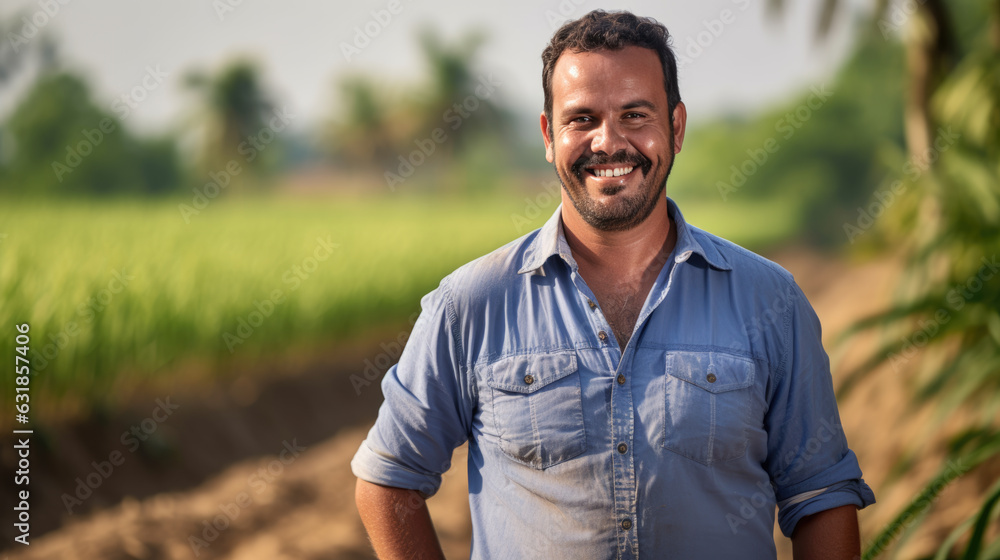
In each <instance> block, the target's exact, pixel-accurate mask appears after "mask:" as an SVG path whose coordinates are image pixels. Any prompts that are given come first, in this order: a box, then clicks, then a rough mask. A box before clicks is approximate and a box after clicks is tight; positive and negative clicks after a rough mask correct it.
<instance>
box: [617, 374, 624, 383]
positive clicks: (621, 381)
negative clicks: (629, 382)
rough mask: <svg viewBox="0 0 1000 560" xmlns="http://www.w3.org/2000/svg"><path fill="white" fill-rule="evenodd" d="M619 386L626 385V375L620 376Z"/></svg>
mask: <svg viewBox="0 0 1000 560" xmlns="http://www.w3.org/2000/svg"><path fill="white" fill-rule="evenodd" d="M618 384H619V385H624V384H625V374H622V373H619V374H618Z"/></svg>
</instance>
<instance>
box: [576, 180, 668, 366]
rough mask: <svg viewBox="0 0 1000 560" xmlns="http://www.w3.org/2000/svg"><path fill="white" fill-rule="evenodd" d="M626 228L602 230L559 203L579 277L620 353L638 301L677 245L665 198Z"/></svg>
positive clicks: (633, 322) (631, 328)
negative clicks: (596, 228)
mask: <svg viewBox="0 0 1000 560" xmlns="http://www.w3.org/2000/svg"><path fill="white" fill-rule="evenodd" d="M661 202H662V203H661V204H659V205H657V207H656V208H655V209H654V210H653V213H652V214H650V216H649V217H648V218H647V219H646V220H645V221H643V223H642V224H639V225H638V226H636V227H635V228H632V229H630V230H628V231H615V232H604V231H599V230H595V229H594V228H592V227H590V226H589V225H587V224H586V223H584V222H583V220H582V218H580V216H579V214H577V213H576V209H575V208H570V209H569V210H568V211H567V207H566V205H565V204H564V205H563V232H564V233H565V235H566V242H567V243H568V244H569V247H570V250H571V251H572V253H573V258H574V259H576V263H577V266H578V267H579V272H580V276H582V277H583V280H584V281H585V282H586V283H587V285H588V286H589V287H590V289H591V291H593V292H594V296H595V297H596V298H597V302H598V304H600V306H601V311H602V312H603V313H604V316H605V318H606V319H607V321H608V324H609V325H610V326H611V330H612V331H613V332H614V335H615V339H616V340H617V341H618V346H619V348H620V349H621V350H622V351H623V352H624V351H625V346H626V345H627V344H628V341H629V339H630V338H631V336H632V332H633V331H634V330H635V326H636V322H637V321H638V319H639V315H640V313H641V310H642V306H643V303H644V302H645V301H646V297H647V296H648V294H649V291H650V289H651V288H652V287H653V284H654V283H655V282H656V277H657V276H658V275H659V274H660V271H661V270H662V269H663V265H664V264H666V262H667V259H669V258H670V253H671V252H672V251H673V249H674V245H675V244H676V236H677V234H676V229H677V228H675V227H673V224H672V223H671V220H670V216H669V214H668V213H667V202H666V199H664V200H662V201H661Z"/></svg>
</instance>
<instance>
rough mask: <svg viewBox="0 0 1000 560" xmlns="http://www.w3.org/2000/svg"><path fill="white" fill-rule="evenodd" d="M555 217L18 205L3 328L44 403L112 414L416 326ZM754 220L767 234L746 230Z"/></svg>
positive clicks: (385, 205)
mask: <svg viewBox="0 0 1000 560" xmlns="http://www.w3.org/2000/svg"><path fill="white" fill-rule="evenodd" d="M216 204H217V205H216ZM682 205H683V206H682V207H683V209H684V212H685V214H686V215H687V217H688V218H689V219H691V220H692V221H693V223H695V224H697V225H699V226H702V227H705V228H706V229H709V230H710V231H714V232H718V233H720V234H721V235H725V236H731V238H732V239H733V240H735V241H737V242H741V243H745V244H749V245H750V246H759V245H760V244H762V243H768V242H772V241H773V240H774V239H775V238H780V237H782V236H787V235H788V233H789V230H790V229H791V227H793V224H792V223H791V222H789V221H788V220H787V219H786V218H787V217H788V216H789V215H791V213H790V212H788V211H787V209H786V208H783V207H777V206H776V207H766V206H760V205H757V206H750V207H744V209H743V211H742V212H740V211H739V210H738V209H737V208H736V207H735V206H731V207H728V208H726V209H725V210H726V212H723V213H719V214H717V213H715V212H713V211H712V208H711V206H710V205H709V206H705V205H698V204H695V203H691V204H688V203H683V202H682ZM554 206H555V204H554V203H551V201H550V204H549V205H548V206H547V207H546V208H542V209H539V208H538V207H537V205H534V203H531V201H529V200H528V199H521V200H518V199H516V198H514V197H510V196H507V197H498V196H491V197H477V198H472V199H462V200H450V199H443V198H439V199H435V200H429V199H425V198H418V197H410V198H408V197H405V196H402V195H397V196H394V197H392V198H365V199H357V200H350V199H337V200H328V201H321V202H317V201H312V200H281V199H274V200H272V199H256V198H252V197H251V198H247V199H243V200H232V201H227V203H226V204H218V203H215V204H213V205H210V206H208V207H207V208H206V209H205V210H204V211H203V212H202V214H199V215H198V216H196V217H195V218H193V219H192V220H191V223H190V224H185V222H184V220H183V219H181V216H180V213H179V212H178V210H177V205H176V204H175V203H173V202H168V201H146V202H141V201H113V202H102V203H96V202H79V201H77V202H62V201H44V202H35V201H17V202H11V203H5V204H3V205H0V224H2V225H3V232H2V233H5V234H7V235H6V237H3V238H0V301H3V302H4V305H2V306H0V323H3V324H6V325H14V324H20V323H22V322H27V323H29V324H30V325H31V340H32V343H31V348H32V350H33V353H32V361H33V367H34V368H35V369H34V371H35V374H34V376H33V380H32V387H33V389H32V390H33V391H38V392H39V393H40V394H42V395H44V397H41V396H40V397H39V399H40V400H42V399H44V401H45V402H47V403H51V404H56V403H59V402H62V401H61V399H62V398H63V397H67V396H69V397H72V398H75V399H79V400H80V401H83V403H84V404H86V405H93V406H100V405H104V404H113V403H106V402H105V401H108V400H112V399H113V398H114V394H113V391H112V389H113V388H114V387H115V386H116V383H118V382H120V381H122V380H126V381H128V382H131V383H139V382H141V380H142V379H143V376H144V375H146V376H148V375H157V374H160V375H162V372H163V371H171V370H170V369H169V368H168V369H164V370H160V368H161V366H164V365H169V364H176V363H177V362H178V360H181V359H190V358H202V359H208V360H213V359H220V360H222V359H226V358H228V357H229V356H230V349H229V347H230V346H231V347H232V348H233V349H234V351H235V352H236V353H237V354H238V355H240V356H252V355H255V354H258V353H264V352H268V351H275V350H280V349H285V348H288V347H289V346H290V345H292V344H299V343H302V344H309V343H315V344H319V343H321V342H322V341H323V340H329V339H330V338H331V337H338V336H348V335H350V336H357V335H358V333H361V332H364V329H366V328H371V327H374V326H379V325H381V324H384V323H387V322H401V321H402V320H404V319H405V318H406V317H407V316H409V315H410V314H411V313H413V312H414V311H416V310H417V302H418V301H419V300H420V297H421V296H422V295H424V294H425V293H427V292H428V291H430V290H431V289H433V288H434V287H435V286H436V285H437V283H438V282H439V281H440V279H441V278H442V277H443V276H444V275H446V274H448V273H449V272H451V271H452V270H453V269H455V268H456V267H458V266H459V265H461V264H463V263H465V262H468V261H470V260H472V259H473V258H476V257H479V256H481V255H483V254H485V253H487V252H489V251H491V250H493V249H495V248H497V247H499V246H500V245H502V244H504V243H506V242H508V241H510V240H512V239H515V238H516V237H519V236H520V235H523V234H525V233H527V232H528V231H530V230H531V229H534V228H536V227H539V226H540V225H541V224H542V223H544V221H545V220H546V219H548V217H549V215H550V212H551V211H552V210H553V209H554ZM730 211H731V212H732V213H729V212H730ZM750 214H752V215H755V216H760V217H763V219H764V220H765V222H766V223H767V226H768V227H767V228H761V229H758V230H751V229H750V228H747V227H746V223H745V221H744V222H743V223H742V224H741V223H740V221H741V220H740V218H741V217H745V216H746V215H750ZM470 232H474V234H470ZM741 234H742V236H741ZM327 236H329V238H330V240H331V241H332V242H333V243H335V244H336V245H337V247H336V248H335V249H334V250H333V253H332V254H331V255H330V256H329V258H327V259H325V260H322V261H320V262H318V263H317V264H318V266H316V267H315V269H314V270H313V271H311V272H308V273H305V276H306V277H305V278H302V277H301V276H300V275H298V274H297V273H295V271H294V270H295V269H294V267H296V266H297V267H300V268H301V269H302V270H303V271H306V270H307V266H311V265H307V264H305V263H304V261H305V260H306V259H308V258H310V257H312V256H314V255H315V251H316V250H317V247H318V246H319V245H318V241H317V239H318V238H324V239H325V238H326V237H327ZM431 249H433V250H431ZM295 278H298V280H297V281H296V280H295ZM123 284H124V285H123ZM275 290H282V291H283V295H284V296H285V297H284V299H283V301H282V302H281V303H275V304H274V305H273V310H272V312H271V314H270V316H269V317H267V318H266V319H265V320H264V321H263V323H262V324H259V325H258V326H255V327H254V328H253V332H252V333H251V334H250V336H248V337H246V338H245V339H242V340H241V341H240V342H232V340H229V341H227V340H226V339H224V338H223V337H224V335H225V334H226V333H230V334H233V335H237V334H239V333H238V331H237V329H238V328H239V325H240V321H241V320H245V321H249V320H250V315H251V314H252V313H254V312H255V311H256V310H258V309H259V307H258V304H260V305H261V306H263V307H265V308H266V307H267V306H268V304H267V303H266V301H267V300H268V299H269V298H272V296H273V293H274V291H275ZM13 343H14V337H13V335H11V336H5V337H0V352H2V353H6V354H7V355H11V353H12V352H13V350H12V348H11V346H12V345H13ZM359 365H360V364H359ZM221 369H223V368H217V370H221ZM3 379H4V381H3V382H2V384H0V385H2V387H0V389H2V391H0V402H9V401H5V400H4V399H10V398H12V397H11V395H13V394H14V391H13V389H12V388H11V387H10V386H9V384H10V383H12V379H13V378H12V377H11V376H7V377H4V378H3Z"/></svg>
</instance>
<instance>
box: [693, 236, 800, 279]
mask: <svg viewBox="0 0 1000 560" xmlns="http://www.w3.org/2000/svg"><path fill="white" fill-rule="evenodd" d="M688 228H690V231H691V235H692V236H693V237H694V239H695V240H697V241H698V243H699V244H701V246H702V247H703V248H704V249H705V250H706V252H708V251H712V250H714V251H715V252H716V253H717V254H719V255H720V256H722V258H723V260H724V261H725V262H727V263H728V264H729V266H730V267H731V269H732V271H733V272H734V273H736V274H738V275H740V276H745V277H747V278H748V279H754V280H759V281H761V282H771V283H773V284H774V285H775V287H781V288H787V287H789V286H791V285H794V284H795V279H794V277H793V276H792V273H791V272H789V271H788V270H786V269H785V268H784V267H783V266H781V265H780V264H778V263H776V262H774V261H772V260H770V259H767V258H765V257H762V256H760V255H758V254H757V253H754V252H753V251H751V250H749V249H747V248H745V247H742V246H740V245H737V244H736V243H733V242H732V241H730V240H728V239H725V238H723V237H719V236H718V235H715V234H713V233H709V232H707V231H705V230H703V229H701V228H698V227H695V226H692V225H690V224H688Z"/></svg>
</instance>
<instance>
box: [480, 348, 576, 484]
mask: <svg viewBox="0 0 1000 560" xmlns="http://www.w3.org/2000/svg"><path fill="white" fill-rule="evenodd" d="M486 383H487V385H489V387H490V392H491V393H492V395H491V398H492V407H493V419H494V422H495V423H496V426H495V429H496V433H497V436H498V440H499V446H500V449H501V451H503V453H504V454H505V455H507V456H508V457H510V458H511V459H513V460H515V461H517V462H519V463H523V464H525V465H528V466H530V467H533V468H536V469H545V468H548V467H551V466H553V465H556V464H559V463H562V462H563V461H567V460H569V459H572V458H574V457H577V456H579V455H581V454H582V453H583V452H584V451H586V449H587V440H586V432H585V430H584V426H583V401H582V397H581V392H580V374H579V372H578V371H577V363H576V354H575V353H573V352H561V353H552V354H532V355H525V356H512V357H510V358H504V359H502V360H499V361H497V362H496V363H494V364H493V365H491V366H489V368H488V371H487V380H486Z"/></svg>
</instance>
